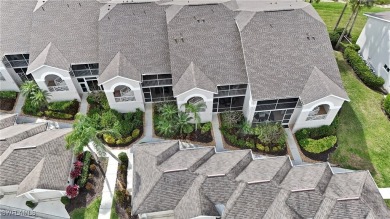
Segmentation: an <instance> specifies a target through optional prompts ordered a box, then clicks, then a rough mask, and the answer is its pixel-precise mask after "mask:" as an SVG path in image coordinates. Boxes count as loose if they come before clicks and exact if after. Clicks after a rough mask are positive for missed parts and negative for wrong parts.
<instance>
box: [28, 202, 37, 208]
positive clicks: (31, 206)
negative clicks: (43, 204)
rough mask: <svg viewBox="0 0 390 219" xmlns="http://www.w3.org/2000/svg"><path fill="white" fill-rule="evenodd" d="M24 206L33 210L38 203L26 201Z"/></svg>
mask: <svg viewBox="0 0 390 219" xmlns="http://www.w3.org/2000/svg"><path fill="white" fill-rule="evenodd" d="M26 205H27V207H29V208H31V209H34V208H35V207H36V206H37V205H38V203H34V202H32V201H26Z"/></svg>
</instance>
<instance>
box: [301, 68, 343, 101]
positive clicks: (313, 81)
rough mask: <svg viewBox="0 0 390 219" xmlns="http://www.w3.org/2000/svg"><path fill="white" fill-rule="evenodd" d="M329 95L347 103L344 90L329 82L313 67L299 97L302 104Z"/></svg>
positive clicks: (326, 77)
mask: <svg viewBox="0 0 390 219" xmlns="http://www.w3.org/2000/svg"><path fill="white" fill-rule="evenodd" d="M329 95H335V96H337V97H340V98H342V99H344V100H347V101H349V98H348V94H347V92H345V90H344V89H342V88H341V87H339V86H338V85H337V84H335V83H334V82H333V81H332V80H330V79H329V78H328V76H326V75H325V74H324V73H323V72H322V71H321V70H319V69H318V68H317V67H314V68H313V72H312V73H311V75H310V77H309V79H308V80H307V82H306V85H305V87H304V88H303V91H302V93H301V95H300V99H301V101H302V103H304V104H308V103H311V102H313V101H316V100H319V99H321V98H323V97H325V96H329Z"/></svg>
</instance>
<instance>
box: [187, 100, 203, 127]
mask: <svg viewBox="0 0 390 219" xmlns="http://www.w3.org/2000/svg"><path fill="white" fill-rule="evenodd" d="M182 106H184V107H185V111H186V112H188V113H192V114H193V115H194V117H193V118H194V122H195V130H198V126H199V124H200V122H201V118H200V116H199V112H200V111H201V110H202V109H204V108H205V107H206V104H205V103H204V102H198V103H185V104H183V105H182Z"/></svg>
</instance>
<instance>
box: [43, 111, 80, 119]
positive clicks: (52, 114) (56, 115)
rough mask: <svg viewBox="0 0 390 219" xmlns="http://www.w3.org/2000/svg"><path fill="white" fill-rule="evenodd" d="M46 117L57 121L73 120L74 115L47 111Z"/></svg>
mask: <svg viewBox="0 0 390 219" xmlns="http://www.w3.org/2000/svg"><path fill="white" fill-rule="evenodd" d="M45 116H47V117H50V118H55V119H73V115H72V114H68V113H62V112H54V111H50V110H47V111H45Z"/></svg>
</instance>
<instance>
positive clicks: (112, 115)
mask: <svg viewBox="0 0 390 219" xmlns="http://www.w3.org/2000/svg"><path fill="white" fill-rule="evenodd" d="M118 118H120V115H119V113H118V112H117V111H116V110H113V109H110V110H107V111H105V112H103V113H102V117H101V120H100V126H101V127H102V128H107V129H108V128H111V127H114V124H115V122H117V121H118Z"/></svg>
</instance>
